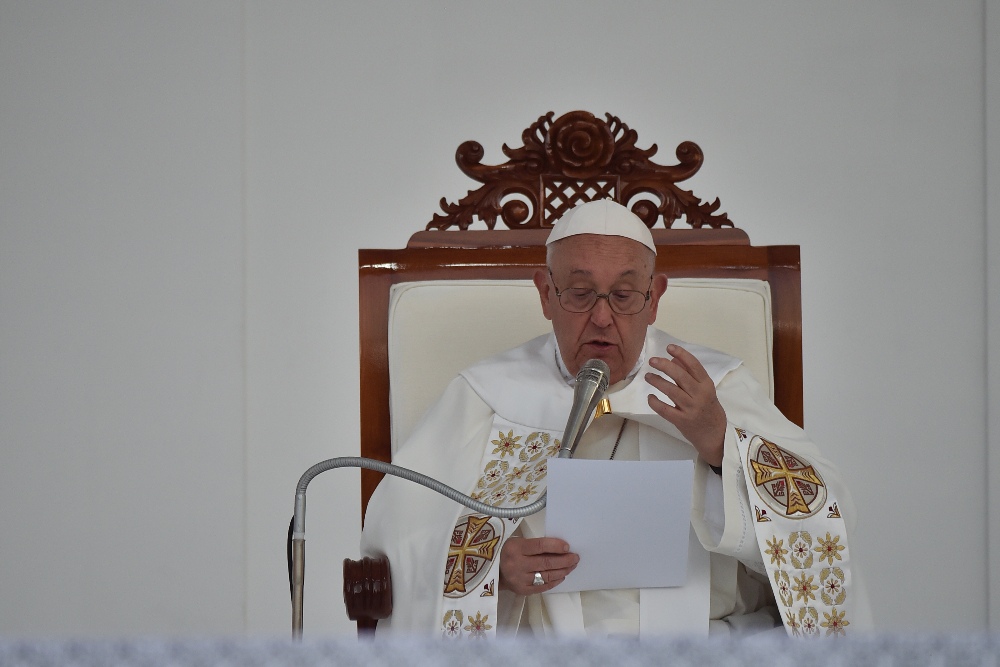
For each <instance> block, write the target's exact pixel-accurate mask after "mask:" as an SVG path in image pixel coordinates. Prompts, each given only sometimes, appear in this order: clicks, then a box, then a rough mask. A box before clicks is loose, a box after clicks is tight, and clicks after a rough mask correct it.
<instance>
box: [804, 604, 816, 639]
mask: <svg viewBox="0 0 1000 667" xmlns="http://www.w3.org/2000/svg"><path fill="white" fill-rule="evenodd" d="M818 623H819V614H818V613H817V612H816V608H815V607H802V608H801V609H799V628H801V630H802V634H803V635H805V636H806V637H819V627H818V625H817V624H818Z"/></svg>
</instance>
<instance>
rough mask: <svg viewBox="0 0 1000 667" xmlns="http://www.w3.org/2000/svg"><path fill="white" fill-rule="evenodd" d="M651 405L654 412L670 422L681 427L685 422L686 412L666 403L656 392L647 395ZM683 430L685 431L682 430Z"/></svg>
mask: <svg viewBox="0 0 1000 667" xmlns="http://www.w3.org/2000/svg"><path fill="white" fill-rule="evenodd" d="M646 400H647V402H648V403H649V407H650V408H652V409H653V412H655V413H656V414H658V415H660V416H661V417H663V418H664V419H666V420H667V421H668V422H670V423H671V424H673V425H674V426H677V427H678V428H680V425H681V424H683V423H684V413H683V412H681V411H680V410H678V409H677V408H675V407H674V406H672V405H670V404H669V403H664V402H663V401H661V400H660V399H659V398H657V397H656V395H654V394H649V396H647V397H646ZM682 432H683V431H682Z"/></svg>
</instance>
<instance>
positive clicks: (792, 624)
mask: <svg viewBox="0 0 1000 667" xmlns="http://www.w3.org/2000/svg"><path fill="white" fill-rule="evenodd" d="M785 625H786V626H787V627H788V629H789V630H790V631H791V633H792V636H793V637H798V636H799V635H800V634H801V632H799V619H798V618H796V616H795V612H794V611H792V610H791V609H789V610H788V611H786V612H785Z"/></svg>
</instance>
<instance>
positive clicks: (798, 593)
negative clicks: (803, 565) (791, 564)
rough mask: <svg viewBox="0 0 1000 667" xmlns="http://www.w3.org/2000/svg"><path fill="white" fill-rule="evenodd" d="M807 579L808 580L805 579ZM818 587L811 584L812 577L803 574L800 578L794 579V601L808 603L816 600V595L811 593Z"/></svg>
mask: <svg viewBox="0 0 1000 667" xmlns="http://www.w3.org/2000/svg"><path fill="white" fill-rule="evenodd" d="M806 577H808V579H807V578H806ZM818 588H819V586H817V585H816V584H814V583H813V577H812V575H809V574H805V573H803V574H802V576H800V577H795V586H794V588H793V590H794V591H795V599H796V600H802V601H803V602H809V601H810V600H815V599H816V594H815V593H813V591H815V590H816V589H818Z"/></svg>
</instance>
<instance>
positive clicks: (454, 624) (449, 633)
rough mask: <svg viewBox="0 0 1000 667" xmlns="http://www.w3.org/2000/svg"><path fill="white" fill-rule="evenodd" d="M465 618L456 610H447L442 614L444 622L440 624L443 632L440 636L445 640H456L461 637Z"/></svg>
mask: <svg viewBox="0 0 1000 667" xmlns="http://www.w3.org/2000/svg"><path fill="white" fill-rule="evenodd" d="M464 620H465V616H464V615H463V614H462V612H461V611H460V610H458V609H449V610H448V611H446V612H445V613H444V620H443V621H442V622H441V627H442V628H443V631H442V632H441V636H442V637H444V638H445V639H458V638H459V637H461V636H462V621H464Z"/></svg>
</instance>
